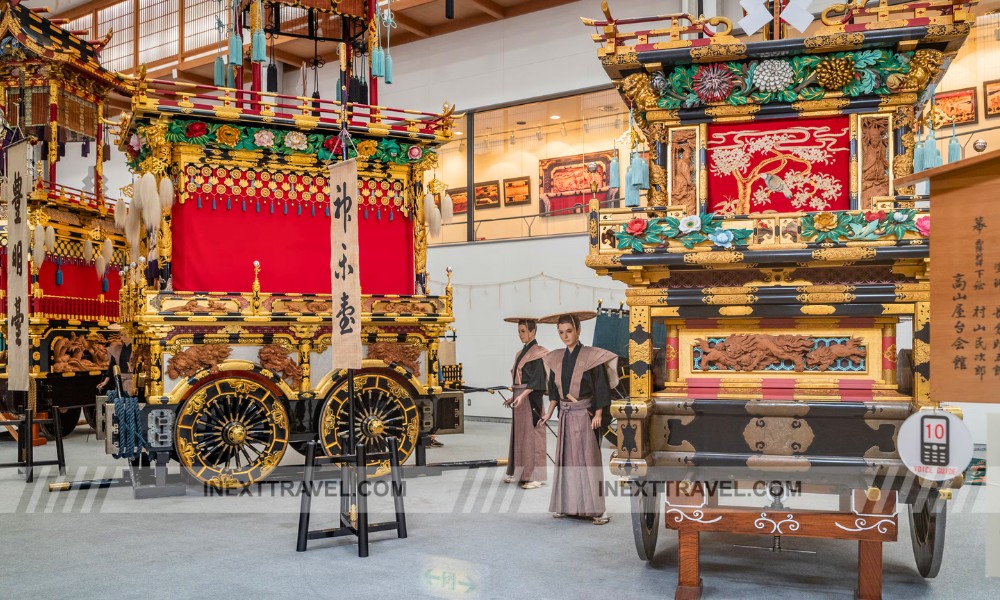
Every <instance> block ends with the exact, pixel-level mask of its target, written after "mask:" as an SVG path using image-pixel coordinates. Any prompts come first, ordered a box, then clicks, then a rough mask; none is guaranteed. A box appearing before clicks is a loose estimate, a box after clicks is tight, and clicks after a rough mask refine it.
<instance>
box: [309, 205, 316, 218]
mask: <svg viewBox="0 0 1000 600" xmlns="http://www.w3.org/2000/svg"><path fill="white" fill-rule="evenodd" d="M309 212H310V213H312V216H314V217H315V216H316V203H315V202H313V203H311V204H310V205H309Z"/></svg>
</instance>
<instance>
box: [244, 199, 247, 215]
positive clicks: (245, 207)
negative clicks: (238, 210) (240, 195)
mask: <svg viewBox="0 0 1000 600" xmlns="http://www.w3.org/2000/svg"><path fill="white" fill-rule="evenodd" d="M246 211H247V201H246V200H244V201H243V212H246Z"/></svg>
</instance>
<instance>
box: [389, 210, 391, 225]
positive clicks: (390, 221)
mask: <svg viewBox="0 0 1000 600" xmlns="http://www.w3.org/2000/svg"><path fill="white" fill-rule="evenodd" d="M389 222H390V223H391V222H392V209H391V208H390V209H389Z"/></svg>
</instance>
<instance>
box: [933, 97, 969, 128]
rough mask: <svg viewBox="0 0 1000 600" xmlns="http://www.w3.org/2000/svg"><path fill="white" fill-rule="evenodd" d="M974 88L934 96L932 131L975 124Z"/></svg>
mask: <svg viewBox="0 0 1000 600" xmlns="http://www.w3.org/2000/svg"><path fill="white" fill-rule="evenodd" d="M978 120H979V114H978V113H977V112H976V88H963V89H960V90H954V91H951V92H941V93H940V94H934V129H941V128H942V127H951V124H952V123H954V124H955V125H967V124H969V123H976V122H977V121H978Z"/></svg>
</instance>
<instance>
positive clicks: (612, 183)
mask: <svg viewBox="0 0 1000 600" xmlns="http://www.w3.org/2000/svg"><path fill="white" fill-rule="evenodd" d="M621 168H622V167H621V164H620V163H619V162H618V148H615V151H614V154H613V155H612V156H611V163H610V164H609V165H608V170H609V173H608V187H610V188H620V187H621V185H622V181H621Z"/></svg>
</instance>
